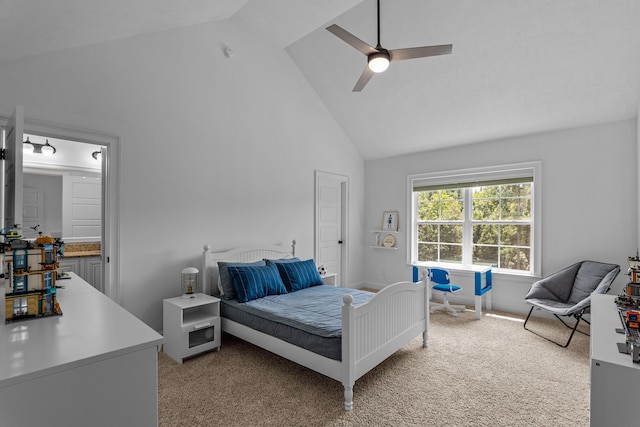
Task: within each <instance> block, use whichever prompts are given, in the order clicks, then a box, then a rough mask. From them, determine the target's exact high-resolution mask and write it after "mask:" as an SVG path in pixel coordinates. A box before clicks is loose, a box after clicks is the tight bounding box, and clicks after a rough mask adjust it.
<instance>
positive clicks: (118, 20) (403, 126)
mask: <svg viewBox="0 0 640 427" xmlns="http://www.w3.org/2000/svg"><path fill="white" fill-rule="evenodd" d="M381 3H382V5H381V8H382V16H381V33H382V40H381V42H382V45H383V46H384V47H386V48H387V49H395V48H402V47H414V46H424V45H437V44H448V43H452V44H453V53H452V54H451V55H446V56H437V57H432V58H423V59H414V60H409V61H403V62H397V63H392V64H391V67H390V68H389V70H387V71H386V72H385V73H383V74H381V75H376V76H374V77H373V79H372V80H371V81H370V82H369V84H368V85H367V86H366V87H365V88H364V90H363V91H362V92H360V93H353V92H352V91H351V89H352V88H353V85H354V84H355V82H356V81H357V79H358V77H359V76H360V73H361V72H362V70H363V68H364V66H365V64H366V58H365V57H364V55H362V54H361V53H360V52H358V51H356V50H355V49H353V48H352V47H351V46H349V45H347V44H346V43H344V42H343V41H342V40H340V39H338V38H337V37H336V36H334V35H333V34H331V33H329V32H328V31H326V30H325V27H327V26H328V25H330V24H333V23H335V24H338V25H340V26H341V27H342V28H344V29H345V30H347V31H349V32H351V33H353V34H354V35H356V36H357V37H359V38H360V39H362V40H364V41H365V42H367V43H369V44H372V45H375V43H376V32H375V31H376V2H375V0H364V1H363V0H271V1H265V0H218V1H209V0H189V1H181V2H176V1H172V0H138V1H135V2H131V1H124V0H110V1H108V2H106V1H101V0H58V1H56V2H27V1H21V0H0V62H1V61H8V60H12V59H16V58H19V57H24V56H29V55H36V54H39V53H44V52H50V51H55V50H58V49H65V48H69V47H77V46H82V45H87V44H92V43H99V42H102V41H108V40H115V39H119V38H124V37H130V36H135V35H139V34H144V33H149V32H155V31H162V30H167V29H172V28H178V27H182V26H187V25H194V24H199V23H203V22H209V21H216V20H224V19H232V20H236V21H238V22H242V23H243V25H247V26H249V27H250V28H252V29H253V30H255V31H258V32H261V33H263V34H265V37H268V38H270V39H271V40H272V42H273V43H275V44H276V45H278V46H281V47H283V48H286V49H287V51H288V53H289V54H290V56H291V57H292V58H293V60H294V62H295V63H296V64H297V65H298V67H299V68H300V70H301V71H302V73H303V74H304V75H305V76H306V78H307V80H308V81H309V83H310V84H311V85H312V87H313V88H314V89H315V91H316V92H317V94H318V96H319V97H320V98H321V99H322V100H323V101H324V103H325V104H326V105H327V107H328V108H329V110H330V111H331V112H332V114H333V115H334V116H335V118H336V120H337V122H338V123H339V124H340V125H341V126H342V128H343V129H344V130H345V132H346V133H347V135H348V136H349V137H350V139H351V140H352V141H353V143H354V144H355V145H356V146H357V148H358V149H359V151H360V152H361V154H362V156H363V157H364V158H365V159H376V158H384V157H389V156H395V155H401V154H407V153H411V152H417V151H424V150H430V149H437V148H443V147H449V146H453V145H462V144H469V143H474V142H479V141H484V140H490V139H497V138H506V137H511V136H517V135H523V134H531V133H537V132H545V131H550V130H556V129H564V128H570V127H577V126H586V125H590V124H597V123H603V122H609V121H615V120H624V119H630V118H635V117H637V114H638V101H639V94H640V2H638V1H637V0H615V1H612V0H555V1H554V0H533V1H530V0H527V1H525V0H483V1H478V0H382V1H381Z"/></svg>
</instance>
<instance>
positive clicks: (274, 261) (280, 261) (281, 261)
mask: <svg viewBox="0 0 640 427" xmlns="http://www.w3.org/2000/svg"><path fill="white" fill-rule="evenodd" d="M264 261H265V262H266V263H267V265H269V264H284V263H287V262H299V261H300V258H298V257H295V256H294V257H293V258H278V259H267V258H265V259H264Z"/></svg>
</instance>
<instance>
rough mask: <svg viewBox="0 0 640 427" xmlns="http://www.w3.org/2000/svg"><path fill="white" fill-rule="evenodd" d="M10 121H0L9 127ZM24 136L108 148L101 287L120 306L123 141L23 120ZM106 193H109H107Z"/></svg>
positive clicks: (103, 208) (38, 121) (5, 119)
mask: <svg viewBox="0 0 640 427" xmlns="http://www.w3.org/2000/svg"><path fill="white" fill-rule="evenodd" d="M7 121H8V118H7V117H0V125H2V127H3V128H4V127H6V125H7ZM23 131H24V133H28V134H32V135H38V136H44V137H49V138H56V139H66V140H71V141H75V142H80V143H85V144H94V145H101V146H103V147H106V154H107V156H106V158H105V156H103V163H102V183H103V184H102V186H103V191H102V212H103V220H102V242H101V245H100V246H101V252H102V254H101V255H102V256H101V258H102V261H103V262H102V265H103V271H102V279H103V280H102V284H103V287H104V294H105V295H106V296H107V297H109V298H111V299H112V300H114V301H115V302H116V303H118V304H120V277H119V276H120V268H119V261H120V260H119V253H120V250H119V249H120V237H119V236H120V233H119V218H120V212H119V207H118V205H119V204H118V194H119V188H120V185H119V177H120V169H119V168H120V166H119V163H120V162H119V159H120V137H119V136H116V135H110V134H107V133H102V132H97V131H92V130H88V129H81V128H73V127H70V126H64V125H58V124H55V123H50V122H46V121H42V120H33V119H27V118H26V117H25V119H24V129H23ZM105 190H106V191H105Z"/></svg>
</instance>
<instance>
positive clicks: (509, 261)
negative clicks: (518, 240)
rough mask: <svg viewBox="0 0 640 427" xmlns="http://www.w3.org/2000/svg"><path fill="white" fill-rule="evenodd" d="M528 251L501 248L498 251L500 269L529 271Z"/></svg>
mask: <svg viewBox="0 0 640 427" xmlns="http://www.w3.org/2000/svg"><path fill="white" fill-rule="evenodd" d="M529 254H530V251H529V249H524V248H502V249H500V268H509V269H511V270H522V271H529V268H530V265H529V259H530V258H529Z"/></svg>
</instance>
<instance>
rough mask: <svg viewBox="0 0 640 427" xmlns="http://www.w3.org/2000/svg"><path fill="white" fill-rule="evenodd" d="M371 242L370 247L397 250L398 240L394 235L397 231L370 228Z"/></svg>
mask: <svg viewBox="0 0 640 427" xmlns="http://www.w3.org/2000/svg"><path fill="white" fill-rule="evenodd" d="M371 233H372V234H373V244H372V245H371V247H372V248H376V249H390V250H397V249H398V246H397V244H398V242H397V239H396V236H397V235H398V231H395V230H372V231H371Z"/></svg>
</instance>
